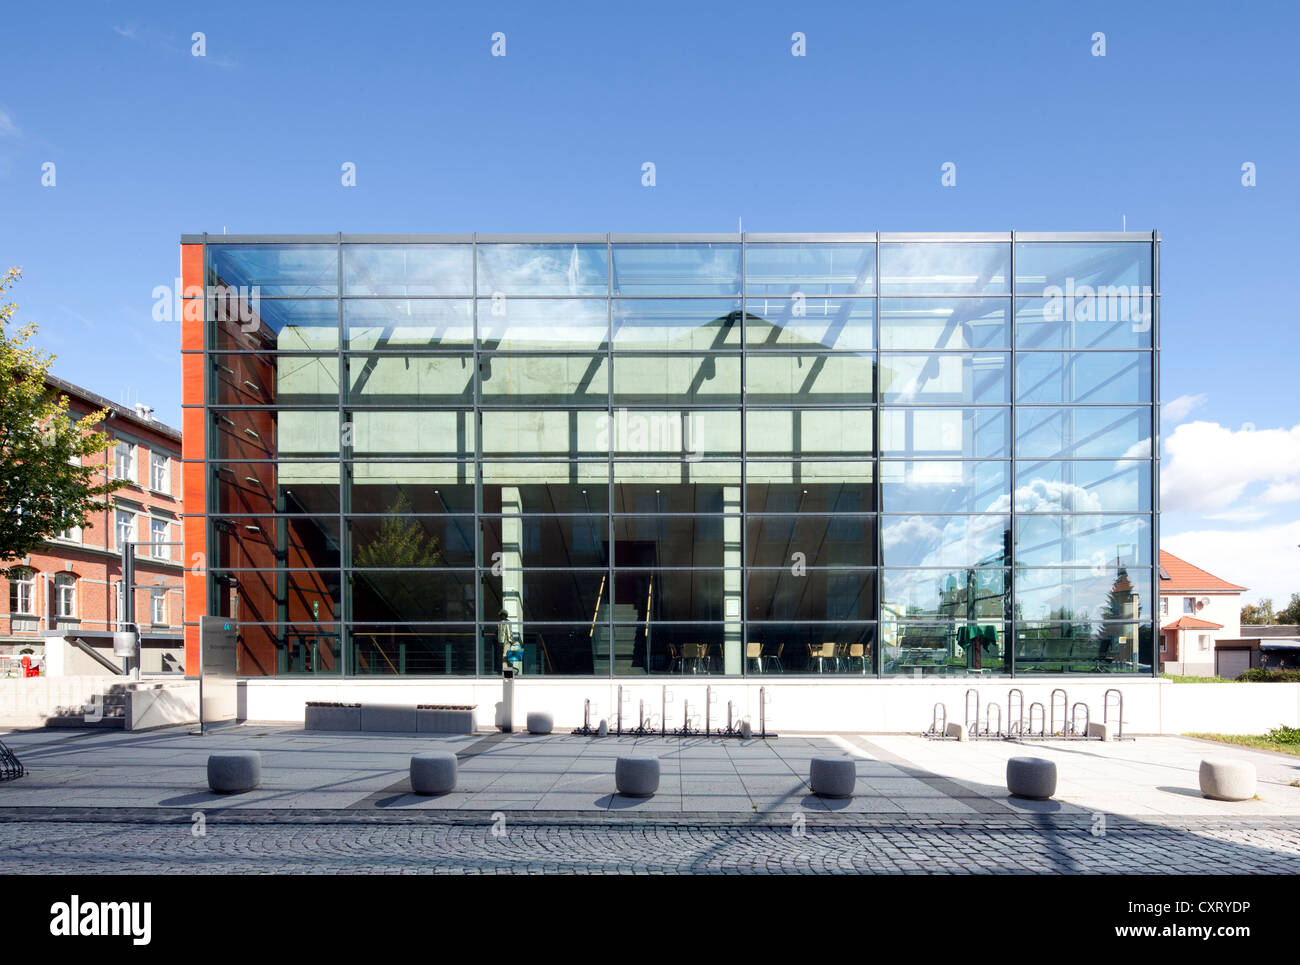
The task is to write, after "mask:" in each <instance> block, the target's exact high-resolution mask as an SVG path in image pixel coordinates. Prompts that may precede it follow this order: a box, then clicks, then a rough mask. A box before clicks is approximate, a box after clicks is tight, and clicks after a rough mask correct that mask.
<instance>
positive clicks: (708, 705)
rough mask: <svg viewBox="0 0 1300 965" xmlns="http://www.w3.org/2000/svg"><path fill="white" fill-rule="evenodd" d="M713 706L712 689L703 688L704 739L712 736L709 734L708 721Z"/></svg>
mask: <svg viewBox="0 0 1300 965" xmlns="http://www.w3.org/2000/svg"><path fill="white" fill-rule="evenodd" d="M713 704H714V697H713V688H712V687H705V688H704V736H705V737H712V736H713V735H712V733H711V732H710V731H711V727H710V723H711V722H710V719H709V715H710V712H711V711H712V710H713Z"/></svg>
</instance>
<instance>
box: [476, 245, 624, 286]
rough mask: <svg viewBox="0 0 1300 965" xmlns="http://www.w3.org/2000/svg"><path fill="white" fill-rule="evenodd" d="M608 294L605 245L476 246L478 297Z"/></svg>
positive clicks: (607, 268)
mask: <svg viewBox="0 0 1300 965" xmlns="http://www.w3.org/2000/svg"><path fill="white" fill-rule="evenodd" d="M608 291H609V267H608V256H607V255H606V250H605V246H604V245H572V244H568V245H501V244H480V245H479V246H478V293H479V294H480V295H491V294H493V293H495V292H500V293H502V294H503V295H604V294H606V293H607V292H608Z"/></svg>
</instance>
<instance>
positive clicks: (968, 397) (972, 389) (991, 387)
mask: <svg viewBox="0 0 1300 965" xmlns="http://www.w3.org/2000/svg"><path fill="white" fill-rule="evenodd" d="M1007 358H1008V356H1007V355H1005V354H1003V353H1000V352H998V353H993V352H985V353H980V354H978V355H962V354H957V353H953V354H951V355H948V354H944V355H882V356H880V391H881V401H882V402H885V403H893V404H902V405H908V404H912V403H916V402H946V403H948V404H950V405H951V404H953V403H957V404H961V403H972V402H975V403H996V402H1007V401H1009V395H1008V391H1009V386H1008V385H1007Z"/></svg>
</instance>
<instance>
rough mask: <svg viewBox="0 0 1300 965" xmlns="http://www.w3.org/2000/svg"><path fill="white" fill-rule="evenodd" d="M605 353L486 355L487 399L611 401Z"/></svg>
mask: <svg viewBox="0 0 1300 965" xmlns="http://www.w3.org/2000/svg"><path fill="white" fill-rule="evenodd" d="M607 365H608V359H607V358H606V357H605V356H604V355H495V354H494V355H483V356H480V357H479V366H480V368H481V370H482V372H483V382H482V386H483V402H484V403H493V402H505V403H510V404H512V405H522V404H525V403H530V402H532V403H536V404H538V405H554V404H565V405H600V406H606V405H608V399H609V369H608V368H607Z"/></svg>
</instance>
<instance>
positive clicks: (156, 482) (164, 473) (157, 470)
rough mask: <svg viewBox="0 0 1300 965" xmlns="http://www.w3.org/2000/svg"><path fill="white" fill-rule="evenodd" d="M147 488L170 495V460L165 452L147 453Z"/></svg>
mask: <svg viewBox="0 0 1300 965" xmlns="http://www.w3.org/2000/svg"><path fill="white" fill-rule="evenodd" d="M149 488H150V489H152V490H154V491H155V492H160V493H167V494H168V495H171V491H172V477H171V460H170V459H169V458H168V457H167V454H166V453H165V452H157V451H155V452H151V453H149Z"/></svg>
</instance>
